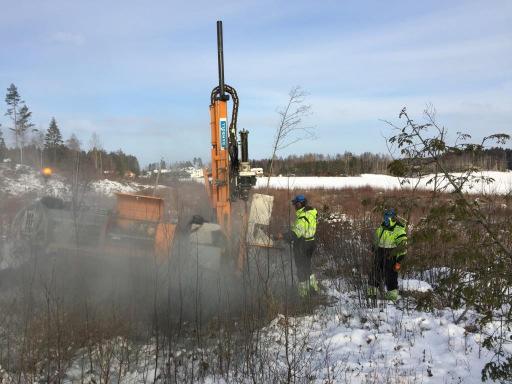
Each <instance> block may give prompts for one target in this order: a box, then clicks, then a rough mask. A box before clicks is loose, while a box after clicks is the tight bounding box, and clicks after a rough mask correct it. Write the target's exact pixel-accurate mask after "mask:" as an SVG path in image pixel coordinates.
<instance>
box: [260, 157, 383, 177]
mask: <svg viewBox="0 0 512 384" xmlns="http://www.w3.org/2000/svg"><path fill="white" fill-rule="evenodd" d="M391 160H392V159H391V157H390V156H387V155H380V154H373V153H370V152H365V153H363V154H361V155H356V154H353V153H351V152H345V153H344V154H336V155H323V154H318V153H307V154H304V155H290V156H287V157H284V158H283V157H276V158H275V159H274V161H273V162H274V164H273V173H274V174H275V175H280V174H281V175H296V176H342V175H347V176H354V175H360V174H362V173H387V166H388V164H389V163H390V162H391ZM270 161H271V160H270V159H262V160H253V161H251V166H252V167H255V168H263V170H264V172H268V169H269V166H270Z"/></svg>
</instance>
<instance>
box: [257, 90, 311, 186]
mask: <svg viewBox="0 0 512 384" xmlns="http://www.w3.org/2000/svg"><path fill="white" fill-rule="evenodd" d="M307 96H308V93H307V92H306V91H304V90H303V89H302V88H301V87H300V86H298V85H296V86H294V87H293V88H292V89H291V90H290V92H289V93H288V102H287V103H286V105H285V106H284V107H282V108H280V109H278V111H277V113H278V114H279V125H278V126H277V129H276V133H275V136H274V143H273V144H272V156H271V158H270V169H269V178H268V180H267V188H268V187H269V183H270V177H271V176H272V173H273V166H274V160H275V158H276V155H277V152H279V151H280V150H282V149H285V148H287V147H289V146H290V145H292V144H295V143H297V142H299V141H301V140H304V139H313V138H314V137H315V135H314V127H313V126H308V125H306V124H305V122H304V119H305V118H307V117H308V116H310V115H311V113H312V112H311V105H310V104H307V103H306V97H307Z"/></svg>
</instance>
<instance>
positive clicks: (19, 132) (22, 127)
mask: <svg viewBox="0 0 512 384" xmlns="http://www.w3.org/2000/svg"><path fill="white" fill-rule="evenodd" d="M31 117H32V112H30V110H29V109H28V107H27V106H26V105H25V104H23V106H22V107H21V108H20V110H19V112H18V127H17V128H16V132H15V134H16V136H17V137H18V142H19V148H20V164H23V147H24V146H25V140H26V137H27V131H28V130H29V129H30V128H32V127H33V126H34V124H33V123H32V122H31V121H30V118H31Z"/></svg>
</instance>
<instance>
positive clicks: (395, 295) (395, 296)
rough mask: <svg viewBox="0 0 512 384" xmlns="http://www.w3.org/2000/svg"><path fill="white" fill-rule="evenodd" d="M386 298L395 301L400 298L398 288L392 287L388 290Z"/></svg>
mask: <svg viewBox="0 0 512 384" xmlns="http://www.w3.org/2000/svg"><path fill="white" fill-rule="evenodd" d="M385 297H386V300H391V301H392V302H393V303H394V302H395V301H397V300H398V297H399V295H398V289H392V290H391V291H387V292H386V296H385Z"/></svg>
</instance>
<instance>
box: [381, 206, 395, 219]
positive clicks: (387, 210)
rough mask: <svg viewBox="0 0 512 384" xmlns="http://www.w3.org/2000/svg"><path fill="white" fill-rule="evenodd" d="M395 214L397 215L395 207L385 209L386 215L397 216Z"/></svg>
mask: <svg viewBox="0 0 512 384" xmlns="http://www.w3.org/2000/svg"><path fill="white" fill-rule="evenodd" d="M395 216H396V211H395V208H390V209H386V210H385V211H384V217H395Z"/></svg>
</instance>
